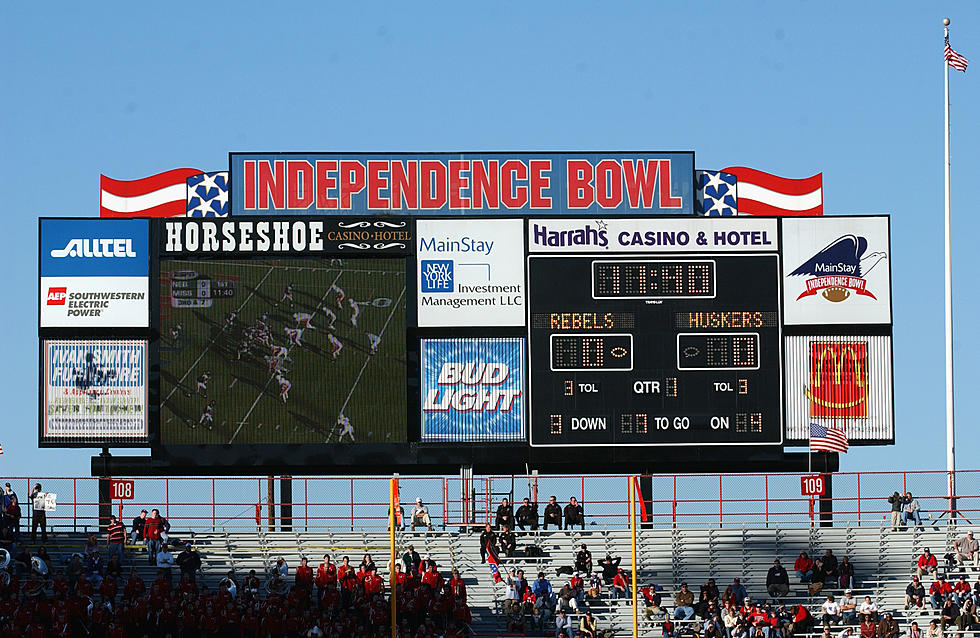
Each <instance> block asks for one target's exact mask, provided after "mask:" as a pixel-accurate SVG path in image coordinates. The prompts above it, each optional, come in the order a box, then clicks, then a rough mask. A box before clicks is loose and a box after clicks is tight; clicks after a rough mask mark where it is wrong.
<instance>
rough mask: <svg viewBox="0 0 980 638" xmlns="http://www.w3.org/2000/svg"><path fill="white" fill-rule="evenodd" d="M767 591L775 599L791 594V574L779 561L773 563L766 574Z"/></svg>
mask: <svg viewBox="0 0 980 638" xmlns="http://www.w3.org/2000/svg"><path fill="white" fill-rule="evenodd" d="M766 591H768V592H769V595H770V596H771V597H773V598H781V597H783V596H785V595H786V594H788V593H789V574H787V573H786V569H785V568H783V566H782V565H781V564H780V563H779V560H778V559H777V560H774V561H773V563H772V567H770V568H769V572H768V573H767V574H766Z"/></svg>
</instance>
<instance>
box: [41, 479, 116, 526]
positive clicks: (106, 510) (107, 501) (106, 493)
mask: <svg viewBox="0 0 980 638" xmlns="http://www.w3.org/2000/svg"><path fill="white" fill-rule="evenodd" d="M111 484H112V479H110V478H109V477H105V478H100V479H99V533H102V534H104V533H105V531H106V529H108V528H109V517H110V516H112V493H111V491H110V488H109V486H110V485H111ZM32 509H33V508H32Z"/></svg>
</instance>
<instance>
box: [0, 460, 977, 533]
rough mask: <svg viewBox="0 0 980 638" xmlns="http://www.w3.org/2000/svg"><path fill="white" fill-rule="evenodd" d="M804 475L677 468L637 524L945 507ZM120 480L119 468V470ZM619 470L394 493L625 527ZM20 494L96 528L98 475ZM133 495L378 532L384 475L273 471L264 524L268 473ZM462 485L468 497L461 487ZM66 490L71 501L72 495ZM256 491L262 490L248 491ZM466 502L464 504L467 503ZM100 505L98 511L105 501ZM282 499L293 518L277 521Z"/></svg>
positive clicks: (973, 476)
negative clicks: (581, 513) (904, 504)
mask: <svg viewBox="0 0 980 638" xmlns="http://www.w3.org/2000/svg"><path fill="white" fill-rule="evenodd" d="M800 476H801V475H800V474H678V475H655V476H652V477H642V479H641V481H640V483H641V484H643V485H645V486H647V487H645V488H644V489H648V490H649V491H650V493H646V494H644V503H643V507H642V508H640V509H641V510H642V511H645V512H646V517H645V520H644V522H645V523H647V524H650V525H653V526H655V527H673V526H681V527H685V526H687V527H690V526H714V525H721V526H731V525H737V526H741V525H776V524H778V525H783V526H802V525H811V524H816V523H820V522H821V520H822V519H821V514H820V512H821V510H823V509H830V510H832V511H833V514H832V519H831V517H830V515H824V517H823V520H822V522H824V523H825V524H826V523H830V522H831V520H832V522H833V524H834V525H875V526H878V525H882V524H890V521H889V520H888V518H889V512H890V509H891V508H890V506H889V504H888V502H887V497H888V496H889V495H890V494H891V493H892V492H894V491H902V492H906V491H912V492H913V493H914V495H915V497H916V498H917V499H918V501H919V503H920V505H921V507H922V510H923V512H924V513H925V514H926V515H927V516H929V517H930V518H931V519H932V520H933V521H934V520H937V519H948V518H949V517H950V513H951V511H952V510H953V504H951V503H950V501H949V499H948V497H947V494H946V491H947V485H948V479H949V477H948V474H947V473H946V472H944V471H916V472H860V473H846V472H841V473H836V474H833V475H828V476H829V477H830V478H829V481H828V483H829V484H830V485H831V486H832V495H829V496H828V497H825V498H809V497H806V496H801V495H800ZM118 478H124V477H118ZM628 478H629V477H627V476H626V475H604V476H588V477H586V476H544V475H542V476H489V477H481V478H474V479H472V480H467V481H466V483H465V484H464V483H463V482H462V480H461V479H460V478H459V477H443V476H410V477H401V478H400V479H399V491H400V494H401V497H400V502H401V504H402V506H403V507H404V508H405V510H406V515H408V514H410V511H411V508H412V507H413V506H414V502H415V498H416V497H420V498H422V499H423V501H424V502H425V504H426V506H427V507H428V508H429V514H430V518H431V519H432V523H433V525H434V526H436V527H438V528H443V529H445V528H454V527H457V526H462V525H482V524H483V523H484V522H488V521H489V522H493V519H494V513H495V510H496V507H497V505H498V504H499V502H500V499H501V495H506V496H508V498H510V499H511V500H512V501H516V503H515V508H516V507H517V506H519V505H520V502H521V499H522V498H523V497H524V496H528V497H529V498H532V499H533V498H534V497H535V496H537V500H538V504H539V510H538V511H539V515H541V514H543V510H544V505H545V503H547V501H548V497H549V496H552V495H554V496H555V497H556V499H557V501H558V502H559V503H560V504H565V503H567V502H568V499H569V497H571V496H574V497H576V498H577V499H578V500H579V501H580V502H581V503H582V504H583V506H584V508H585V514H586V520H587V523H588V525H589V527H594V526H598V527H609V528H624V527H626V526H627V525H628V514H627V512H628V504H627V491H626V489H627V485H628V482H627V479H628ZM7 480H9V481H10V483H11V484H12V485H13V486H14V490H15V491H16V492H18V494H19V495H20V496H21V497H22V499H21V500H22V501H23V505H22V509H23V510H24V513H25V516H29V510H30V509H31V508H30V506H29V504H27V503H26V497H27V495H28V494H29V492H30V487H31V486H32V485H34V483H37V482H40V483H42V486H43V489H44V490H45V491H48V492H54V493H56V494H57V495H58V502H57V507H56V509H55V511H53V512H49V513H48V517H47V518H48V522H49V525H55V526H58V527H61V528H70V529H76V530H85V529H89V530H91V529H93V528H95V527H97V526H98V523H99V516H100V502H99V500H100V499H99V479H96V478H81V477H42V478H37V477H21V478H16V479H7ZM130 480H133V481H135V491H134V499H133V500H127V501H119V500H115V501H112V503H111V505H112V511H113V512H117V513H118V515H120V516H122V517H123V518H124V520H125V521H126V522H127V523H128V521H129V520H130V519H131V518H133V517H135V516H136V515H137V514H138V512H139V511H140V509H143V508H144V507H145V508H147V509H151V508H153V507H156V508H158V509H160V511H161V512H162V513H163V514H164V516H166V517H167V518H168V519H169V520H170V522H171V524H172V525H174V526H175V527H178V528H181V529H186V528H194V529H203V528H233V527H240V528H252V529H254V528H255V526H256V520H255V518H256V506H259V507H260V511H259V514H260V520H261V521H262V522H261V524H262V525H263V526H268V525H270V524H271V525H273V526H275V527H276V528H282V527H284V526H285V527H292V528H293V529H317V528H333V529H350V530H354V529H362V528H364V529H372V528H374V529H386V528H387V521H388V508H389V503H388V477H363V478H361V477H358V478H352V477H294V478H292V479H286V480H290V481H291V482H292V489H291V493H292V495H293V499H292V502H291V503H283V502H282V501H283V499H282V492H281V489H280V488H281V484H280V479H275V480H274V488H275V489H276V490H277V491H276V492H275V494H276V496H275V498H273V502H272V503H271V506H272V511H273V516H272V519H273V520H272V521H271V523H270V520H269V516H268V509H269V506H270V503H269V502H268V498H267V494H268V491H267V490H268V481H269V478H267V477H251V478H220V477H216V478H210V477H209V478H195V477H174V478H146V477H135V478H132V479H130ZM956 481H957V488H958V491H959V494H958V497H957V501H956V503H955V510H956V512H955V513H956V516H957V517H959V518H965V519H967V520H980V471H977V470H965V471H960V472H957V473H956ZM464 491H468V493H467V494H465V495H464V494H463V492H464ZM68 495H70V499H69V498H68ZM256 495H258V496H257V497H256ZM467 500H468V502H467V503H464V501H467ZM102 505H103V508H102V509H101V511H102V512H103V513H104V512H105V507H104V505H105V503H103V504H102ZM283 505H287V507H289V506H291V512H292V513H291V516H289V517H287V520H283Z"/></svg>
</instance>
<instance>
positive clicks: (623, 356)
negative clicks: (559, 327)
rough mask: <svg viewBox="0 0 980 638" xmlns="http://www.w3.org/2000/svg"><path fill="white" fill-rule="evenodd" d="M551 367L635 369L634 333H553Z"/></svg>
mask: <svg viewBox="0 0 980 638" xmlns="http://www.w3.org/2000/svg"><path fill="white" fill-rule="evenodd" d="M551 369H552V370H595V371H597V372H598V371H611V370H632V369H633V335H627V334H603V335H591V334H590V335H582V334H577V335H562V334H554V335H551Z"/></svg>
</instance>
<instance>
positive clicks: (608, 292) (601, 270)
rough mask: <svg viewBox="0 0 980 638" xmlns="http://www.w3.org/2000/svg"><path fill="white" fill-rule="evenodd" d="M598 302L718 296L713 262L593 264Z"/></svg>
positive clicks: (594, 284) (593, 279)
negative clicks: (602, 300) (618, 299)
mask: <svg viewBox="0 0 980 638" xmlns="http://www.w3.org/2000/svg"><path fill="white" fill-rule="evenodd" d="M592 296H593V297H594V298H596V299H613V298H620V299H662V298H672V297H675V298H694V297H714V296H715V262H714V261H649V260H644V261H617V262H610V261H594V262H592Z"/></svg>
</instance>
